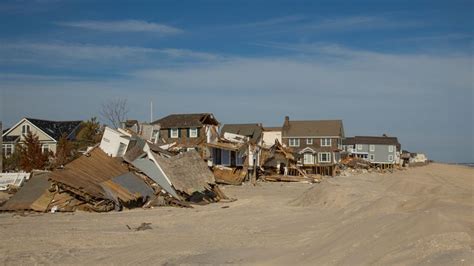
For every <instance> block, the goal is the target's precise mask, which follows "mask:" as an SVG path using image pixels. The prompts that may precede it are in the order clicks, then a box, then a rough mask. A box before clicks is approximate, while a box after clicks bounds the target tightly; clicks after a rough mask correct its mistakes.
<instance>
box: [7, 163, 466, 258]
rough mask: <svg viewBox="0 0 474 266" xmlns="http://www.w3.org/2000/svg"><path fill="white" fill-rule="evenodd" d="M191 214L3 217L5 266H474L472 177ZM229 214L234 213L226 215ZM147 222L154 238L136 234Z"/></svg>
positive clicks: (246, 197)
mask: <svg viewBox="0 0 474 266" xmlns="http://www.w3.org/2000/svg"><path fill="white" fill-rule="evenodd" d="M224 191H225V192H226V193H227V194H228V195H230V196H233V197H236V198H238V199H239V200H238V201H236V202H233V203H218V204H211V205H208V206H198V207H196V208H194V209H177V208H157V209H152V210H134V211H125V212H120V213H107V214H95V213H73V214H57V213H56V214H38V215H28V216H19V215H13V214H2V215H0V233H1V235H2V242H1V245H0V255H1V256H2V258H3V261H4V263H6V264H15V265H16V264H19V263H23V264H30V263H31V264H36V263H39V264H56V263H63V264H135V263H142V264H167V265H174V264H259V265H288V264H297V265H315V264H320V265H321V264H322V265H361V264H376V265H387V264H398V265H400V264H402V265H406V264H409V265H420V264H421V265H423V264H425V265H473V264H474V259H473V254H474V253H473V251H472V248H473V247H474V238H473V236H474V169H473V168H467V167H462V166H452V165H443V164H431V165H429V166H426V167H419V168H413V169H409V170H405V171H397V172H394V173H392V174H364V175H360V176H351V177H336V178H329V179H326V180H324V181H323V182H322V183H320V184H313V185H309V184H294V183H293V184H290V183H261V184H259V185H257V186H256V187H253V186H251V185H243V186H241V187H231V186H229V187H225V188H224ZM223 206H228V208H222V207H223ZM143 222H149V223H151V227H152V228H153V229H151V230H146V231H138V232H135V231H131V230H129V229H128V228H127V225H129V226H131V227H136V226H138V225H140V224H141V223H143Z"/></svg>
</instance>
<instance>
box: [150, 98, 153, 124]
mask: <svg viewBox="0 0 474 266" xmlns="http://www.w3.org/2000/svg"><path fill="white" fill-rule="evenodd" d="M152 122H153V101H151V102H150V123H152Z"/></svg>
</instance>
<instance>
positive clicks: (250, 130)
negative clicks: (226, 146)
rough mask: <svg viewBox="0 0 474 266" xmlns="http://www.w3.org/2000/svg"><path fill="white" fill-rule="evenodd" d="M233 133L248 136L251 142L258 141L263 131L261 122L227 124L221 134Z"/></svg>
mask: <svg viewBox="0 0 474 266" xmlns="http://www.w3.org/2000/svg"><path fill="white" fill-rule="evenodd" d="M225 133H232V134H237V135H242V136H245V137H248V138H249V140H250V142H252V143H257V142H258V140H259V139H260V138H261V136H262V133H263V128H262V126H261V125H260V124H225V125H224V126H223V127H222V129H221V136H223V135H224V134H225Z"/></svg>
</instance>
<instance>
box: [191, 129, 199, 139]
mask: <svg viewBox="0 0 474 266" xmlns="http://www.w3.org/2000/svg"><path fill="white" fill-rule="evenodd" d="M189 137H190V138H197V137H198V130H197V128H190V129H189Z"/></svg>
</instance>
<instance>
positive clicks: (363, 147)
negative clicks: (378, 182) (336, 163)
mask: <svg viewBox="0 0 474 266" xmlns="http://www.w3.org/2000/svg"><path fill="white" fill-rule="evenodd" d="M343 147H344V151H346V152H347V153H348V154H349V156H351V157H357V158H362V159H365V160H367V161H369V162H371V163H373V164H399V163H400V151H401V145H400V143H399V142H398V139H397V138H396V137H388V136H355V137H349V138H346V139H344V140H343Z"/></svg>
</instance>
